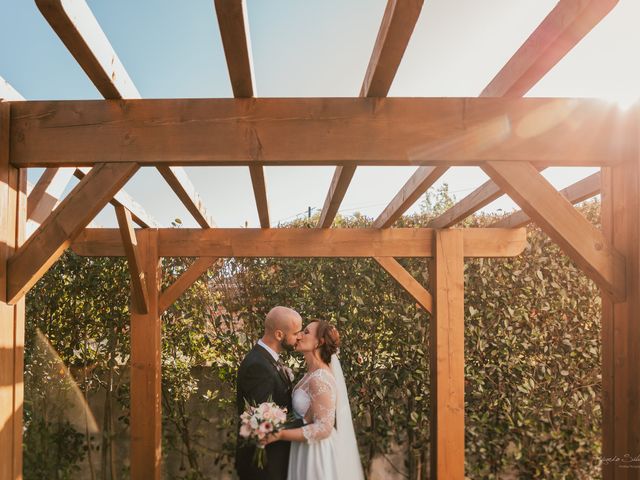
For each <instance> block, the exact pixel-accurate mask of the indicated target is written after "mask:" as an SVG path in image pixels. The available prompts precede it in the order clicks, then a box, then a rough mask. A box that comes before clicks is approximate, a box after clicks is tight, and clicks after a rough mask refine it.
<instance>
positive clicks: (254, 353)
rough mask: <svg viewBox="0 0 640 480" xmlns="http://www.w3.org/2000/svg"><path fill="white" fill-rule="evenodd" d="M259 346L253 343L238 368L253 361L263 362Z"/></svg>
mask: <svg viewBox="0 0 640 480" xmlns="http://www.w3.org/2000/svg"><path fill="white" fill-rule="evenodd" d="M259 348H260V347H259V346H258V345H254V346H253V348H252V349H251V350H249V351H248V352H247V354H246V355H245V356H244V358H243V359H242V362H240V368H242V367H248V366H250V365H253V364H254V363H264V361H265V358H264V356H263V355H262V354H261V353H260V351H259V350H258V349H259Z"/></svg>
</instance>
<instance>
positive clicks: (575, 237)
mask: <svg viewBox="0 0 640 480" xmlns="http://www.w3.org/2000/svg"><path fill="white" fill-rule="evenodd" d="M483 168H484V170H485V172H487V174H489V175H490V176H491V178H492V179H493V181H494V182H496V183H497V184H498V186H500V187H501V188H502V190H504V191H505V192H506V193H507V194H508V195H509V196H510V197H511V198H512V199H513V200H514V201H515V202H516V203H517V204H518V205H519V206H520V207H521V208H522V210H523V211H524V212H525V213H526V214H527V215H529V216H530V217H531V218H532V219H533V220H534V221H535V222H536V223H537V224H538V225H539V226H540V228H542V229H543V230H544V232H545V233H546V234H547V235H549V237H551V239H553V240H554V241H555V242H557V243H558V244H559V245H560V247H561V248H562V249H563V250H564V251H565V253H566V254H567V255H569V257H571V259H572V260H573V261H575V262H576V263H577V264H578V266H579V267H580V268H582V269H583V270H584V271H585V273H586V274H587V275H588V276H589V277H590V278H591V279H592V280H593V281H594V282H596V283H597V284H598V285H599V286H600V287H601V288H603V289H604V290H605V291H606V292H608V293H610V294H612V295H614V296H615V297H616V298H624V296H625V265H624V258H623V257H622V255H620V253H619V252H618V251H617V250H615V249H614V248H612V247H611V244H610V243H609V242H608V241H607V240H606V239H605V237H604V235H603V234H602V232H600V231H599V230H598V229H597V228H596V227H594V226H593V225H592V224H590V223H589V222H588V221H587V220H586V219H585V218H584V217H583V216H582V215H581V214H580V213H579V212H578V211H577V210H576V209H575V208H573V206H572V205H571V204H570V203H569V202H568V201H567V199H566V198H565V197H563V196H562V195H561V194H560V193H558V191H556V189H555V188H554V187H553V185H551V184H550V183H549V182H548V181H547V180H546V179H545V178H544V177H543V176H542V175H540V173H538V171H537V170H536V169H535V168H534V167H533V166H531V165H526V164H522V163H516V162H487V164H486V165H485V167H483Z"/></svg>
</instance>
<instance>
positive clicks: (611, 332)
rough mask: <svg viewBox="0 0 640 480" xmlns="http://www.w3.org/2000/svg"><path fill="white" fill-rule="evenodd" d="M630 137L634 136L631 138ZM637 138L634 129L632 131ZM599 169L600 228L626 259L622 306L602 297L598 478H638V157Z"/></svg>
mask: <svg viewBox="0 0 640 480" xmlns="http://www.w3.org/2000/svg"><path fill="white" fill-rule="evenodd" d="M631 134H632V135H633V134H634V133H631ZM635 135H636V137H635V138H637V130H636V131H635ZM623 155H624V158H623V160H624V162H623V163H621V164H619V165H617V166H615V167H609V168H603V169H602V227H603V230H604V233H605V236H606V237H607V238H608V240H609V241H611V243H612V244H613V245H614V247H615V248H616V249H617V250H618V251H619V252H620V253H622V254H623V255H624V256H625V261H626V287H627V288H626V292H627V297H626V299H625V301H623V302H614V301H613V300H612V299H611V298H610V297H609V296H608V295H606V294H603V295H602V406H603V412H602V437H603V439H602V440H603V441H602V458H603V462H602V475H603V478H604V479H605V480H613V479H615V480H620V479H640V225H639V223H640V158H639V155H638V145H637V142H636V144H635V145H633V144H632V145H630V148H625V151H624V153H623Z"/></svg>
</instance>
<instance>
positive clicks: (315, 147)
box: [10, 98, 637, 168]
mask: <svg viewBox="0 0 640 480" xmlns="http://www.w3.org/2000/svg"><path fill="white" fill-rule="evenodd" d="M11 112H12V114H11V131H12V132H13V133H12V135H11V150H10V155H11V162H12V164H13V165H14V166H16V167H20V168H24V167H38V166H70V165H71V166H91V165H92V164H94V163H99V162H101V161H105V162H125V163H126V162H138V163H140V164H141V165H159V166H168V165H236V166H237V165H256V164H257V165H332V164H333V165H379V166H381V165H480V164H482V163H483V162H485V161H519V162H525V161H526V162H529V161H533V162H534V163H535V164H536V165H559V166H563V165H568V166H587V165H610V164H615V163H618V162H619V161H620V158H619V157H620V152H621V151H622V150H623V149H624V148H625V145H626V144H628V143H630V142H633V141H634V138H636V137H637V133H635V134H634V135H633V136H631V137H629V136H628V135H625V133H627V132H628V128H627V124H629V123H632V122H633V121H635V120H634V119H633V115H634V114H635V113H636V112H637V109H630V110H629V111H628V112H626V114H621V113H620V111H619V109H617V107H616V106H614V105H612V104H610V103H607V102H605V101H601V100H597V99H579V100H578V99H545V98H520V99H502V98H465V99H461V98H384V99H380V98H377V99H372V98H331V99H317V98H316V99H313V98H262V99H177V100H176V99H170V100H120V101H103V100H98V101H96V100H80V101H76V100H71V101H37V102H30V101H28V102H15V103H14V102H11ZM27 139H28V141H27Z"/></svg>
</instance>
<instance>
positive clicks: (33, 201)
mask: <svg viewBox="0 0 640 480" xmlns="http://www.w3.org/2000/svg"><path fill="white" fill-rule="evenodd" d="M74 170H75V169H74V168H73V167H63V168H47V169H46V170H45V171H44V172H42V175H41V176H40V178H39V179H38V182H37V183H36V184H35V185H34V187H33V190H31V193H30V194H29V197H28V199H27V218H28V219H29V220H32V221H34V222H36V223H37V224H38V225H40V224H41V223H42V222H44V220H45V219H46V218H47V217H48V216H49V214H50V213H51V212H52V211H53V209H54V208H55V207H56V206H57V205H58V202H60V197H61V196H62V193H63V192H64V189H65V188H67V185H68V184H69V181H70V180H71V177H73V171H74Z"/></svg>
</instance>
